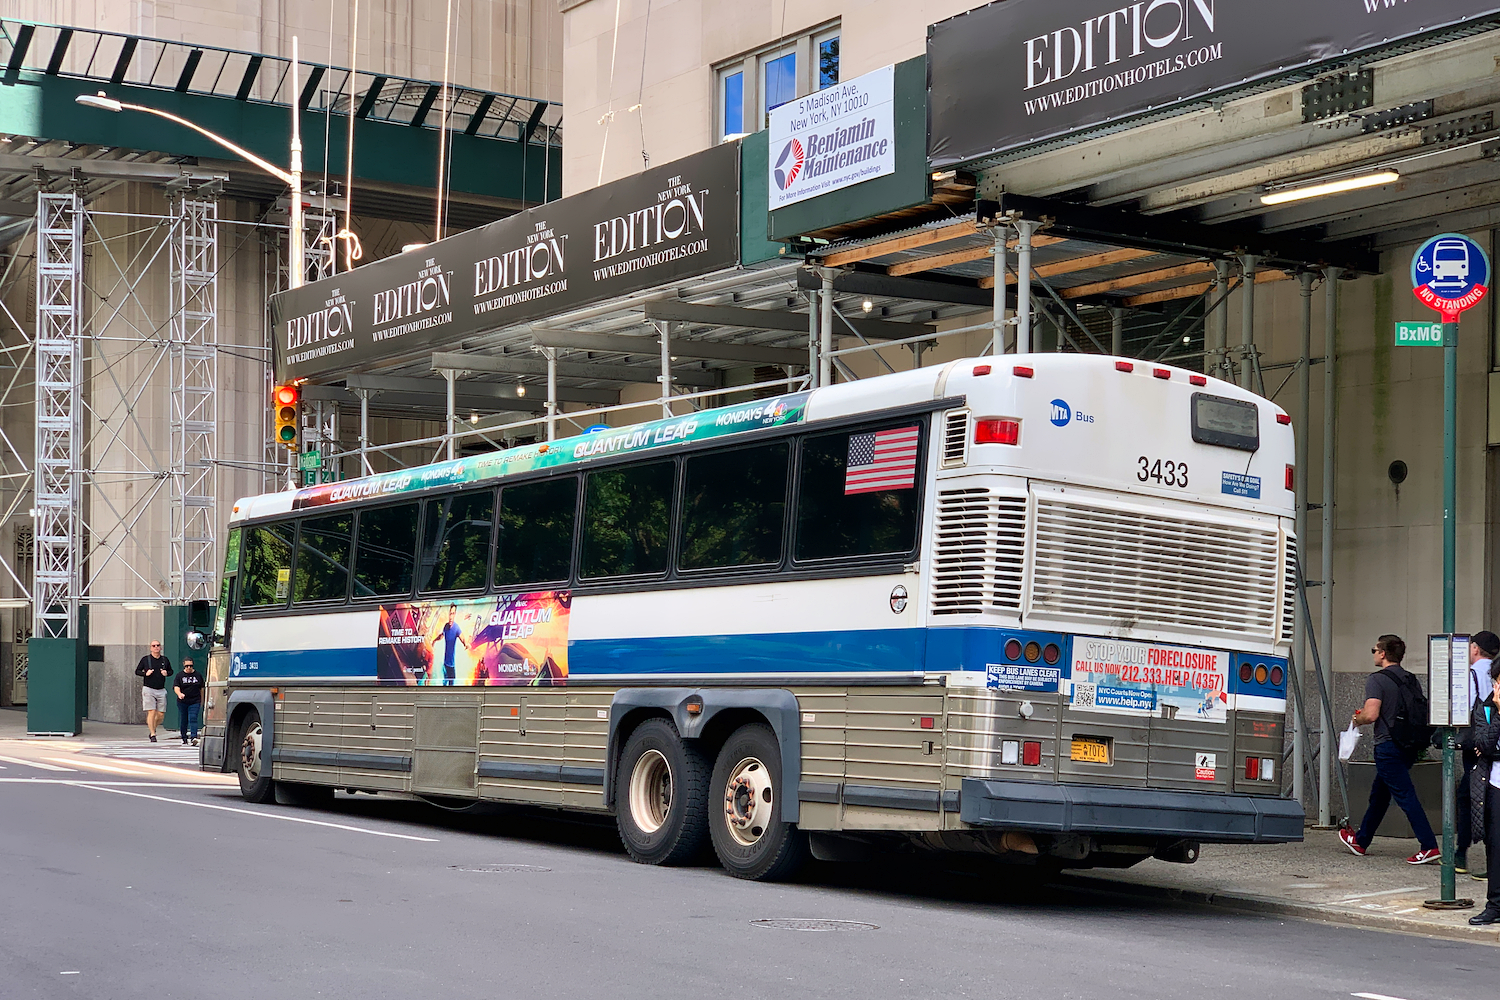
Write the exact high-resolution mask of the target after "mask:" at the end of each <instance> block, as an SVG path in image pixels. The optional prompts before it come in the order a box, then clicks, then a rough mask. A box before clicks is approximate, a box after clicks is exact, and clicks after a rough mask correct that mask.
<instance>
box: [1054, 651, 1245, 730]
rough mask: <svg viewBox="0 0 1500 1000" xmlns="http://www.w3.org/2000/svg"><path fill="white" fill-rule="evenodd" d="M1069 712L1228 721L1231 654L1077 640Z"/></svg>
mask: <svg viewBox="0 0 1500 1000" xmlns="http://www.w3.org/2000/svg"><path fill="white" fill-rule="evenodd" d="M1072 668H1073V669H1072V675H1073V676H1072V685H1071V695H1070V700H1069V707H1071V708H1073V709H1075V710H1078V711H1086V712H1103V713H1109V714H1116V715H1133V716H1157V717H1160V718H1163V719H1175V720H1179V721H1191V722H1227V721H1228V720H1229V654H1228V653H1227V652H1224V651H1222V650H1213V649H1192V648H1189V647H1186V646H1163V645H1158V644H1156V643H1147V642H1123V641H1120V640H1117V639H1091V638H1086V637H1083V636H1079V637H1078V638H1076V639H1074V640H1073V662H1072Z"/></svg>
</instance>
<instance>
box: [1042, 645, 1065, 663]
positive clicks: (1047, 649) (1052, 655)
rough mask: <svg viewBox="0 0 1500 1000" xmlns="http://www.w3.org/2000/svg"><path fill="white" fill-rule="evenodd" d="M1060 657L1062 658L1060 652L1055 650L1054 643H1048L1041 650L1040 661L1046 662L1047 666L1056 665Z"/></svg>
mask: <svg viewBox="0 0 1500 1000" xmlns="http://www.w3.org/2000/svg"><path fill="white" fill-rule="evenodd" d="M1060 656H1062V650H1060V649H1058V648H1057V643H1055V642H1049V643H1047V645H1046V646H1044V647H1043V648H1042V659H1044V660H1046V661H1047V663H1048V664H1049V665H1051V664H1053V663H1056V662H1057V660H1058V657H1060Z"/></svg>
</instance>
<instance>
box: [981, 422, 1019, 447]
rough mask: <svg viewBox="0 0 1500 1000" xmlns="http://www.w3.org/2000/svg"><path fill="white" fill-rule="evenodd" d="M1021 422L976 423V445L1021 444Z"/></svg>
mask: <svg viewBox="0 0 1500 1000" xmlns="http://www.w3.org/2000/svg"><path fill="white" fill-rule="evenodd" d="M1020 441H1021V421H1019V420H976V421H974V443H975V444H1019V443H1020Z"/></svg>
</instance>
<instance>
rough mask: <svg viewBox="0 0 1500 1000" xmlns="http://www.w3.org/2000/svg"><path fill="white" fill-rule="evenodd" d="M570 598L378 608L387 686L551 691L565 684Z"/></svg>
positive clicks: (379, 658)
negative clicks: (534, 688)
mask: <svg viewBox="0 0 1500 1000" xmlns="http://www.w3.org/2000/svg"><path fill="white" fill-rule="evenodd" d="M572 603H573V595H572V593H571V592H569V591H566V590H544V591H540V592H538V593H534V594H509V595H500V596H490V597H483V598H471V599H466V600H459V601H447V600H445V601H403V602H401V603H399V604H383V605H381V607H380V636H379V639H378V640H377V646H376V651H375V672H376V676H377V677H378V678H379V679H380V683H382V684H409V685H421V686H437V687H454V686H463V687H470V686H479V687H495V686H504V685H512V686H516V685H528V686H532V687H548V686H552V685H560V684H566V683H567V681H568V611H569V609H570V608H571V606H572Z"/></svg>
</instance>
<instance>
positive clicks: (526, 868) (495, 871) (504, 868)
mask: <svg viewBox="0 0 1500 1000" xmlns="http://www.w3.org/2000/svg"><path fill="white" fill-rule="evenodd" d="M448 867H449V868H451V869H453V870H454V871H457V872H479V873H480V874H483V875H500V874H504V873H505V872H550V871H551V870H552V869H551V868H543V867H541V866H540V865H449V866H448Z"/></svg>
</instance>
